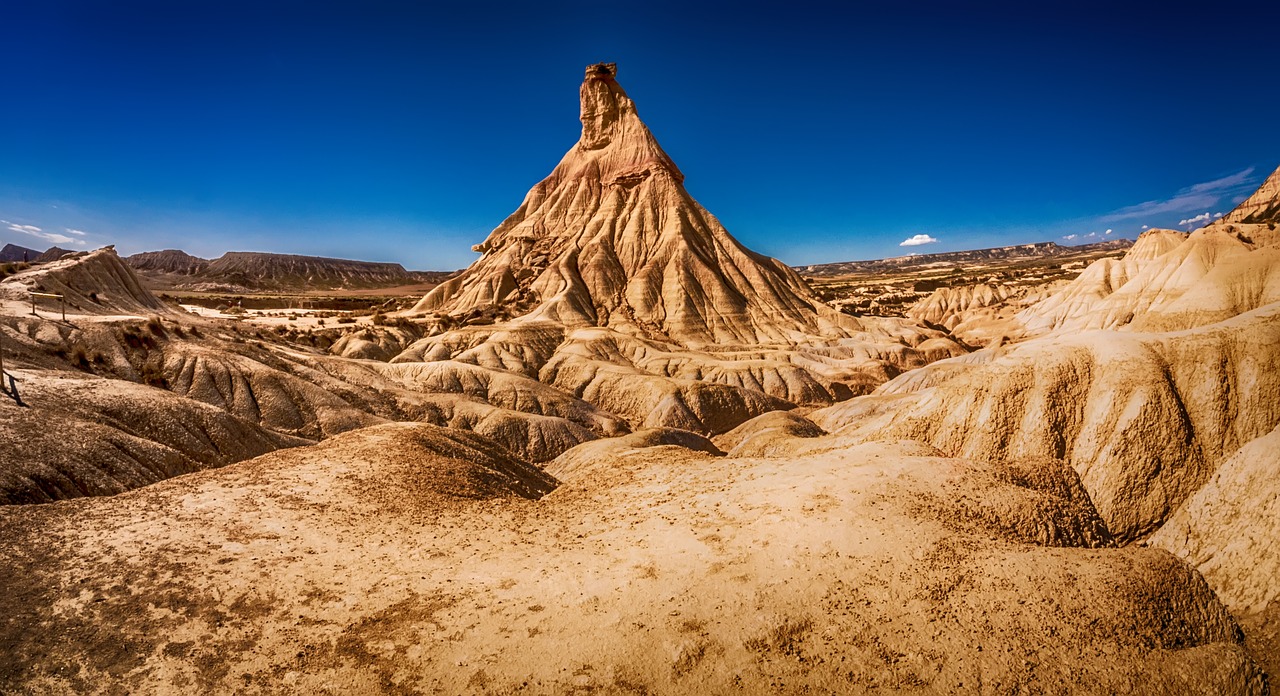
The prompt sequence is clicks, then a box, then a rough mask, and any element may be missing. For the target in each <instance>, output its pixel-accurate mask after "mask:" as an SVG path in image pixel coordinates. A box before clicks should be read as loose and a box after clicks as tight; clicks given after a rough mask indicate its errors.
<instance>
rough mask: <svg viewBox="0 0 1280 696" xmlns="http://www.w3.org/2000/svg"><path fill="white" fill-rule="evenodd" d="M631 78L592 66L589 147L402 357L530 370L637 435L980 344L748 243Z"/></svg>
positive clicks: (578, 149)
mask: <svg viewBox="0 0 1280 696" xmlns="http://www.w3.org/2000/svg"><path fill="white" fill-rule="evenodd" d="M616 75H617V70H616V68H615V66H614V65H613V64H600V65H593V66H590V67H589V68H587V73H586V78H585V79H584V81H583V84H582V87H581V90H580V97H581V113H580V117H581V121H582V136H581V138H580V140H579V141H578V143H577V144H575V145H574V146H573V147H572V148H571V149H570V150H569V152H568V153H566V154H565V156H564V158H563V159H562V160H561V161H560V163H559V164H558V165H557V166H556V167H555V169H554V170H553V171H552V173H551V175H550V176H548V177H547V178H546V179H544V180H543V181H542V182H540V183H539V184H538V185H537V186H535V187H534V188H533V189H532V190H531V191H530V192H529V193H528V195H527V196H526V197H525V200H524V203H523V204H522V205H521V206H520V208H519V209H518V210H517V211H516V212H515V213H513V214H512V215H511V216H510V217H509V218H507V220H506V221H504V222H503V223H502V224H501V225H499V226H498V228H497V229H495V230H494V231H493V232H492V233H491V234H490V235H489V237H488V238H487V239H486V240H485V241H484V242H482V243H481V244H479V245H477V246H476V250H477V251H480V252H482V253H483V256H482V257H481V258H480V259H479V260H477V261H476V262H475V263H474V264H473V265H472V266H471V267H470V268H468V269H467V270H466V271H465V272H463V273H462V274H461V275H459V276H457V277H455V278H453V279H452V280H450V281H448V282H446V283H444V284H442V285H440V286H439V287H437V288H435V289H434V290H432V291H431V292H430V293H429V294H428V295H426V296H425V297H424V298H423V299H422V300H421V301H420V302H419V303H418V304H417V305H416V306H415V307H414V308H413V310H412V311H411V312H409V313H408V316H411V317H417V318H429V319H432V320H435V321H438V322H439V323H440V324H441V325H442V326H443V327H444V329H445V330H444V331H442V332H441V333H439V334H437V335H432V336H430V337H428V338H425V339H423V340H421V341H418V342H416V343H414V344H412V345H409V346H408V347H407V348H406V349H405V350H404V351H403V352H401V353H400V354H399V355H397V356H395V357H394V358H393V360H392V361H393V362H396V363H399V362H422V361H450V362H455V363H457V362H461V363H468V364H474V365H480V366H482V367H486V368H489V369H495V370H502V371H508V372H515V373H519V374H523V375H525V376H528V377H531V378H534V379H538V380H540V381H542V382H545V383H547V384H551V385H553V386H555V387H557V388H559V389H561V390H564V391H566V392H569V393H571V394H574V395H576V396H581V397H582V398H585V399H587V400H588V401H591V402H592V403H594V404H596V405H597V406H598V407H600V408H602V409H604V410H607V411H610V412H613V413H616V414H618V415H620V416H623V417H624V418H626V419H627V420H628V421H629V422H630V423H631V424H632V425H633V426H635V427H640V426H644V427H677V428H683V429H687V430H693V431H696V432H700V433H703V434H717V433H721V432H725V431H727V430H729V429H732V428H733V427H735V426H736V425H738V424H739V423H741V422H743V421H744V420H746V419H748V418H751V417H754V416H757V415H760V414H761V413H765V412H767V411H771V410H776V409H779V408H790V407H791V406H793V405H805V406H815V405H824V404H829V403H832V402H833V401H839V400H841V399H845V398H848V397H849V396H852V395H853V394H860V393H865V392H867V391H869V390H870V389H872V388H874V387H875V385H877V384H880V383H881V382H883V381H885V380H886V379H889V378H891V377H892V376H894V375H896V374H897V373H899V372H900V371H902V370H904V369H911V368H913V367H917V366H920V365H924V364H927V363H928V362H931V361H933V360H937V359H939V358H944V357H951V356H954V355H958V354H962V353H963V352H965V348H964V347H962V346H961V345H959V344H958V343H956V342H955V341H953V340H951V339H950V338H948V337H947V336H946V334H945V332H944V331H939V330H934V329H928V328H925V327H923V326H922V325H921V324H919V323H917V322H914V321H906V320H889V319H879V318H864V319H855V318H853V317H851V316H847V315H843V314H840V313H838V312H836V311H835V310H833V309H831V308H830V307H828V306H826V305H825V304H823V303H822V302H821V301H820V300H819V299H818V298H817V297H816V296H815V295H814V294H813V293H812V292H811V291H810V289H809V288H808V286H806V285H805V283H804V282H803V281H802V280H801V279H800V278H799V276H797V275H796V273H795V272H794V271H792V270H791V269H789V268H787V267H786V266H785V265H784V264H782V263H781V262H779V261H777V260H775V259H770V258H766V257H763V256H760V255H759V254H755V253H753V252H751V251H749V250H747V249H745V248H744V247H743V246H742V245H741V244H739V243H738V242H737V240H735V239H734V238H733V237H732V236H730V235H729V233H728V232H727V231H726V230H725V229H724V227H723V226H721V225H720V223H719V222H718V221H717V220H716V219H715V217H714V216H712V215H711V214H710V213H709V212H707V211H706V210H705V209H704V208H702V206H700V205H698V203H697V202H696V201H694V200H693V198H692V197H690V195H689V193H688V192H687V191H686V190H685V188H684V183H683V182H684V176H683V175H682V174H681V173H680V170H679V169H678V168H677V167H676V165H675V163H674V162H672V161H671V158H670V157H668V156H667V154H666V153H665V152H663V150H662V148H661V147H660V146H659V145H658V143H657V141H656V140H655V139H654V137H653V134H652V133H650V131H649V129H648V128H647V127H646V126H645V125H644V123H642V122H641V121H640V117H639V116H638V114H637V112H636V106H635V104H634V102H632V100H631V99H630V98H629V97H628V96H627V94H626V92H625V91H624V90H623V89H622V87H621V86H620V85H619V84H618V82H617V79H616ZM459 325H461V326H459ZM451 327H452V328H451Z"/></svg>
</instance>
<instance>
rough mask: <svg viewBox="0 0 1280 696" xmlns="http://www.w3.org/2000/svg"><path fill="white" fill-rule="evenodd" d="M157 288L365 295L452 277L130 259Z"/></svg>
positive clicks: (261, 261)
mask: <svg viewBox="0 0 1280 696" xmlns="http://www.w3.org/2000/svg"><path fill="white" fill-rule="evenodd" d="M127 261H128V263H129V265H130V266H132V267H133V268H134V269H135V270H136V271H138V272H139V273H140V274H142V275H143V276H144V277H145V278H147V279H148V280H149V281H151V283H152V284H153V285H155V286H157V287H159V286H165V287H170V288H174V289H188V290H209V291H214V292H252V291H308V290H362V289H371V288H391V287H397V286H403V285H419V284H423V283H440V282H443V281H444V280H445V279H446V278H448V277H450V276H452V275H454V273H453V272H449V271H407V270H405V268H404V266H401V265H400V264H398V263H378V262H373V261H352V260H349V259H332V258H324V257H320V256H300V255H296V254H271V253H266V252H257V251H230V252H227V253H226V254H223V255H222V256H221V257H219V258H217V259H214V260H212V261H209V260H206V259H202V258H200V257H198V256H192V255H191V254H188V253H186V252H184V251H180V250H177V249H166V250H164V251H148V252H143V253H140V254H134V255H133V256H130V257H129V258H128V259H127Z"/></svg>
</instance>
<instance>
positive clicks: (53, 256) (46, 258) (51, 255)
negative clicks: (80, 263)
mask: <svg viewBox="0 0 1280 696" xmlns="http://www.w3.org/2000/svg"><path fill="white" fill-rule="evenodd" d="M74 253H75V252H74V251H72V250H70V249H63V248H62V247H56V246H55V247H49V248H48V249H46V250H45V252H44V253H43V254H40V255H39V256H37V257H35V258H33V259H31V262H32V263H49V262H50V261H57V260H58V259H60V258H62V257H63V256H66V255H67V254H74Z"/></svg>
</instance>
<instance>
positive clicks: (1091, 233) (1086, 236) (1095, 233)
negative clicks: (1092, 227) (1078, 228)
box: [1084, 232, 1098, 239]
mask: <svg viewBox="0 0 1280 696" xmlns="http://www.w3.org/2000/svg"><path fill="white" fill-rule="evenodd" d="M1097 236H1098V233H1097V232H1090V233H1089V234H1086V235H1085V236H1084V238H1085V239H1089V238H1091V237H1097Z"/></svg>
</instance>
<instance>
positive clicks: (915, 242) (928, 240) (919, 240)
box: [898, 234, 938, 246]
mask: <svg viewBox="0 0 1280 696" xmlns="http://www.w3.org/2000/svg"><path fill="white" fill-rule="evenodd" d="M937 241H938V240H937V239H935V238H933V237H930V236H929V235H927V234H917V235H916V236H914V237H908V238H907V239H904V240H902V241H901V242H899V243H898V246H920V245H921V244H935V243H937Z"/></svg>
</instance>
